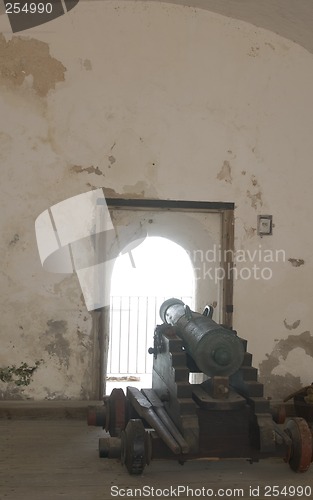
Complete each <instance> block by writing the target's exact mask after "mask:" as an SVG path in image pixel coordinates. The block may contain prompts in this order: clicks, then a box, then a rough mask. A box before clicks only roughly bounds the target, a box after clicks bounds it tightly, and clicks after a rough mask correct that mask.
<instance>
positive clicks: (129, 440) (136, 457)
mask: <svg viewBox="0 0 313 500" xmlns="http://www.w3.org/2000/svg"><path fill="white" fill-rule="evenodd" d="M121 438H122V453H121V461H122V464H123V465H125V466H126V468H127V470H128V472H129V474H133V475H135V474H136V475H139V474H142V473H143V470H144V468H145V465H146V462H147V460H146V444H145V442H146V438H145V428H144V426H143V423H142V421H141V420H140V419H131V420H129V422H128V424H127V426H126V429H125V431H123V432H122V435H121Z"/></svg>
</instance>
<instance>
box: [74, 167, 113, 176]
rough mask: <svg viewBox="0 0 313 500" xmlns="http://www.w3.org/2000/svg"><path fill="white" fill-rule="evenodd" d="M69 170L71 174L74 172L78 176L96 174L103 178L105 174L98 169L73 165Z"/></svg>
mask: <svg viewBox="0 0 313 500" xmlns="http://www.w3.org/2000/svg"><path fill="white" fill-rule="evenodd" d="M71 170H72V171H73V172H76V173H77V174H80V173H82V172H87V173H88V174H96V175H103V176H105V174H104V173H103V172H102V171H101V170H100V168H99V167H92V166H91V167H85V168H84V167H81V166H80V165H74V166H73V167H71Z"/></svg>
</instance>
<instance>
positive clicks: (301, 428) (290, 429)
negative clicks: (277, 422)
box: [285, 417, 312, 472]
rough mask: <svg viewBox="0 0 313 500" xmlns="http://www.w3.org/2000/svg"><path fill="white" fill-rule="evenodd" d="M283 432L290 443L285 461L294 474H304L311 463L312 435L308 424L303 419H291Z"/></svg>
mask: <svg viewBox="0 0 313 500" xmlns="http://www.w3.org/2000/svg"><path fill="white" fill-rule="evenodd" d="M285 432H286V433H287V434H288V436H289V437H290V438H291V441H292V445H291V449H290V452H289V455H288V457H287V460H286V461H287V462H288V463H289V466H290V467H291V469H292V470H294V471H295V472H306V471H307V470H308V469H309V467H310V464H311V461H312V433H311V430H310V428H309V426H308V424H307V423H306V421H305V420H304V418H300V417H297V418H292V419H290V420H289V421H288V423H287V426H286V429H285Z"/></svg>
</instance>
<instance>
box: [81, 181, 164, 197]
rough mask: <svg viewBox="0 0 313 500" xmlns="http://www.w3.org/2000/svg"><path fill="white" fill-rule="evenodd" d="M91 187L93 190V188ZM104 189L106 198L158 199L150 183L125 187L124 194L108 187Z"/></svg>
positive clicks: (140, 182)
mask: <svg viewBox="0 0 313 500" xmlns="http://www.w3.org/2000/svg"><path fill="white" fill-rule="evenodd" d="M90 187H91V188H92V186H90ZM102 189H103V194H104V196H105V197H106V198H126V199H127V198H130V199H142V198H152V199H155V200H157V199H158V195H157V192H156V190H155V188H154V187H153V186H149V185H148V183H147V182H144V181H138V182H137V183H136V184H133V185H125V186H124V191H123V193H119V192H118V191H115V189H113V188H108V187H103V188H102Z"/></svg>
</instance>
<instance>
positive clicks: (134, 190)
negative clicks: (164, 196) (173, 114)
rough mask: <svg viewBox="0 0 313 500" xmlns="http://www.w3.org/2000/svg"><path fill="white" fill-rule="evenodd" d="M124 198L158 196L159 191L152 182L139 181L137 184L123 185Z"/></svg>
mask: <svg viewBox="0 0 313 500" xmlns="http://www.w3.org/2000/svg"><path fill="white" fill-rule="evenodd" d="M123 190H124V193H123V197H124V198H128V197H129V198H137V197H138V198H155V199H157V198H158V193H157V191H156V189H155V187H154V186H153V185H152V184H148V183H147V182H145V181H138V182H136V184H129V185H125V186H123Z"/></svg>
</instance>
